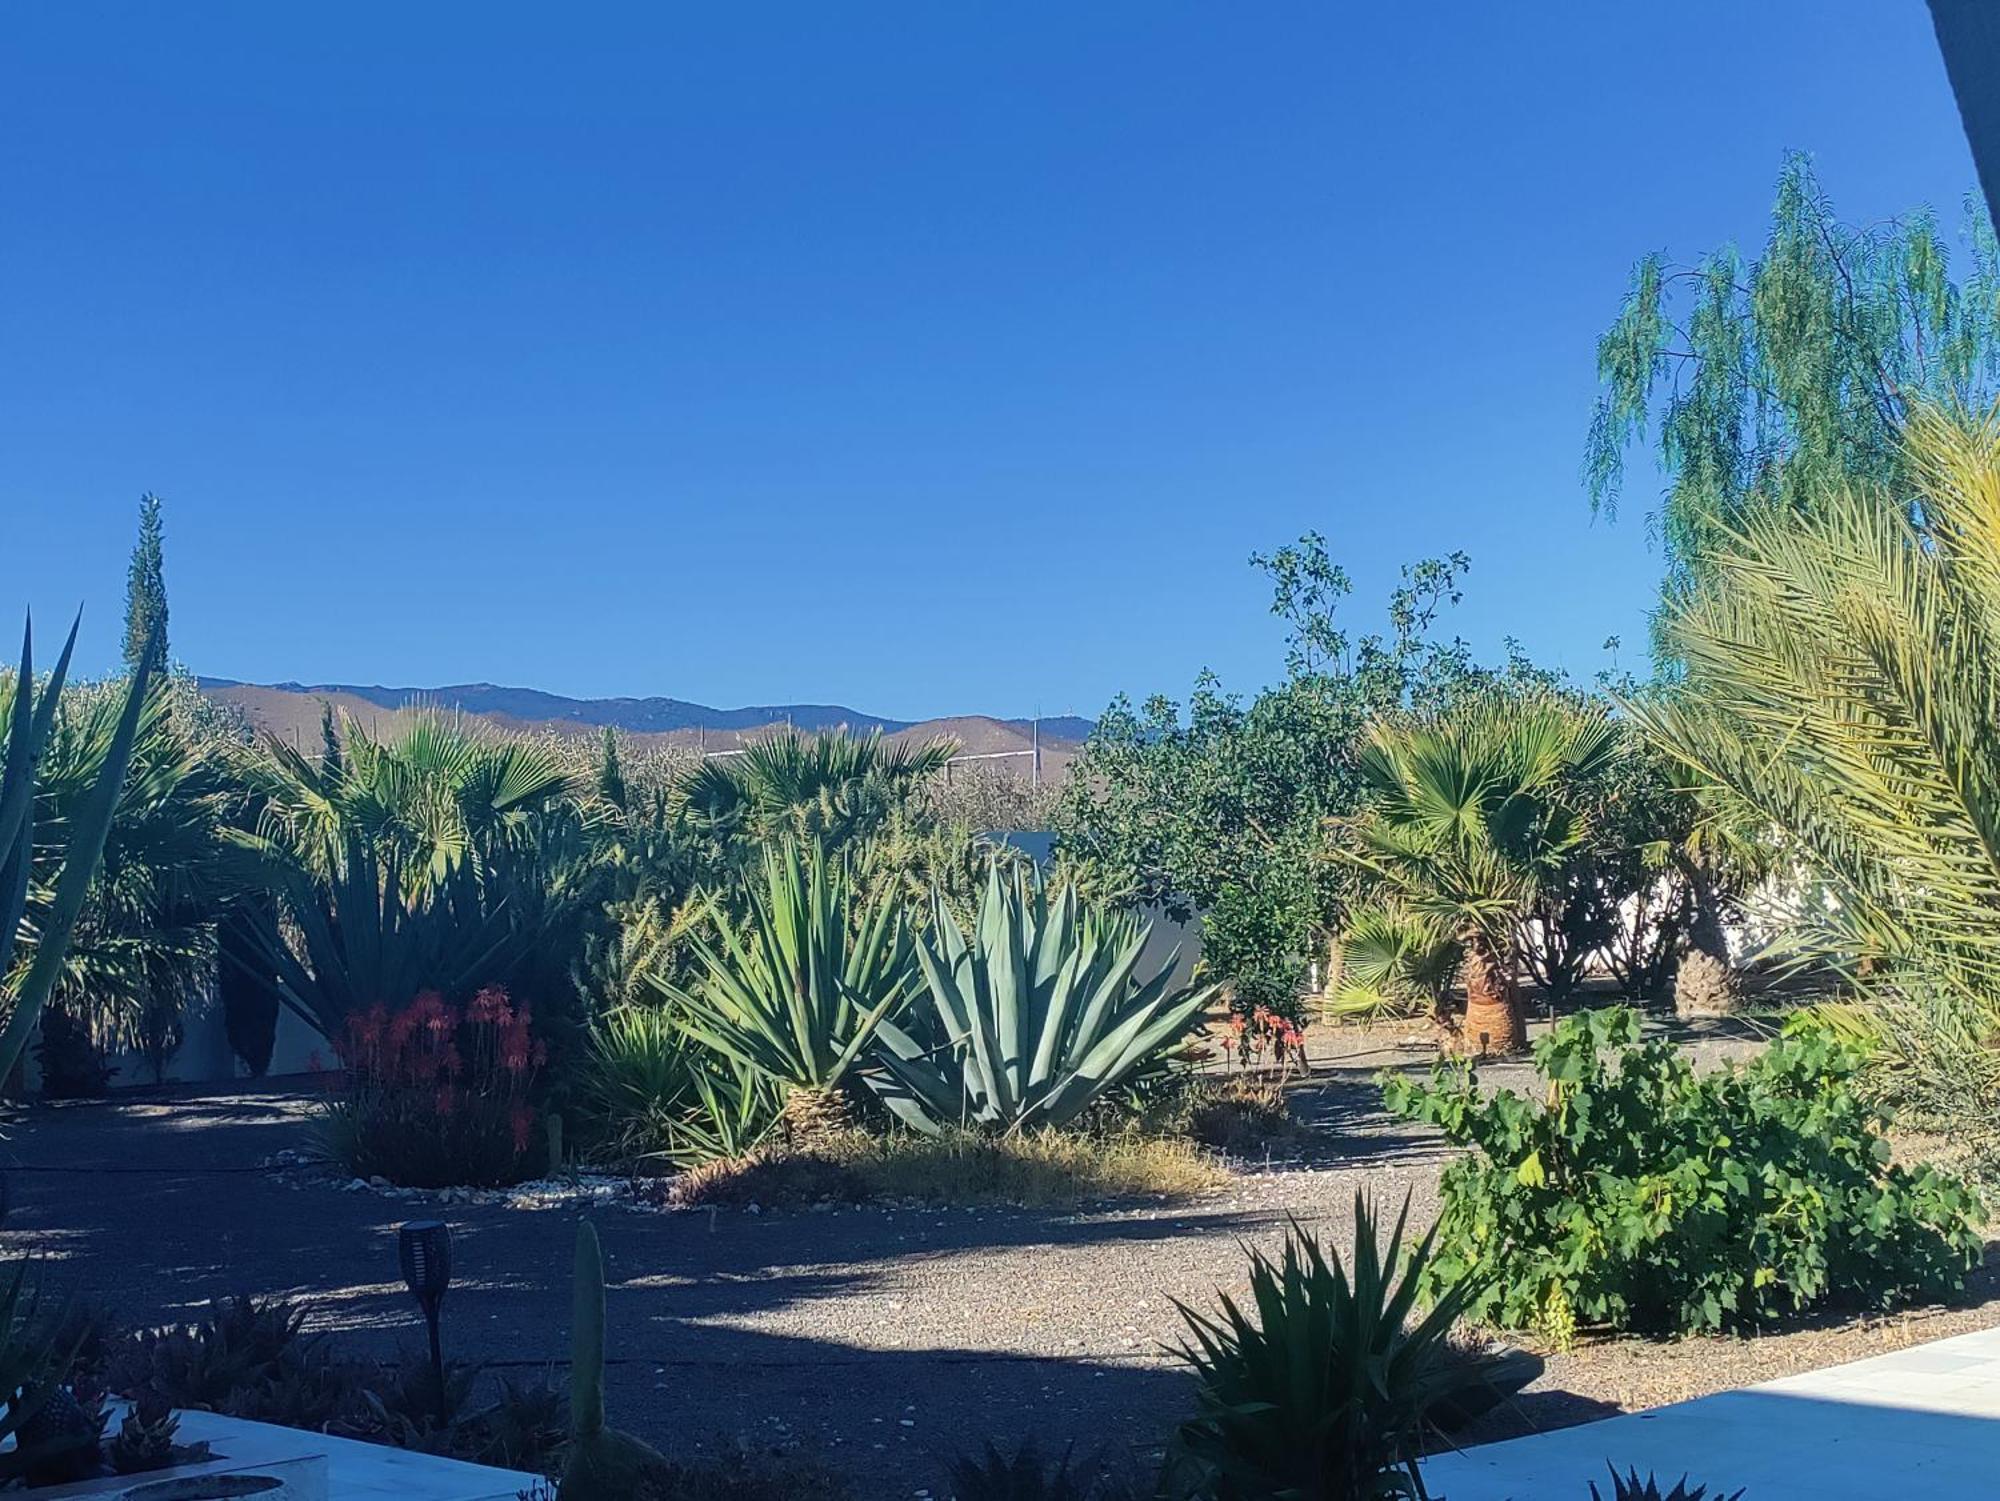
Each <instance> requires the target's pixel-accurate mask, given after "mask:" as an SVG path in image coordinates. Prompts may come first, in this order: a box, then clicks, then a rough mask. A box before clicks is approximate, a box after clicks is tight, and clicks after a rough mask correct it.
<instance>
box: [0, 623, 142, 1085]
mask: <svg viewBox="0 0 2000 1501" xmlns="http://www.w3.org/2000/svg"><path fill="white" fill-rule="evenodd" d="M82 618H83V617H82V615H81V614H79V615H78V617H77V620H76V622H75V623H73V624H72V625H71V626H70V628H69V637H68V639H67V640H65V641H64V642H63V649H62V653H61V655H60V656H58V657H57V659H56V666H55V671H54V672H52V673H50V674H49V679H48V681H47V682H46V683H44V684H42V685H41V691H40V692H39V693H37V692H36V684H35V652H34V638H35V632H34V623H33V621H32V620H31V621H30V622H29V623H28V625H27V626H26V628H25V629H24V630H23V631H22V635H21V665H20V667H19V668H18V669H17V670H16V672H15V675H14V683H13V703H12V706H11V709H10V712H9V714H8V719H7V727H6V735H7V749H6V759H5V761H4V763H0V991H4V990H6V989H8V988H9V985H10V980H11V977H12V976H13V974H14V947H15V944H16V942H17V940H18V935H19V933H20V931H21V927H22V918H23V916H24V915H25V913H26V911H27V906H28V883H29V877H30V876H31V874H32V873H33V866H34V857H35V817H34V810H35V791H36V787H35V783H36V771H37V768H38V765H39V763H40V761H41V757H42V752H43V751H44V750H45V749H46V748H47V746H48V742H49V732H50V729H51V727H52V726H53V725H54V723H55V714H56V704H57V702H58V701H59V699H60V698H61V695H62V690H63V683H64V681H65V680H66V679H67V677H68V675H69V663H70V655H71V653H72V652H73V651H74V650H75V648H76V632H77V626H78V625H80V624H81V623H82ZM159 653H160V644H159V640H158V638H157V636H155V637H154V638H153V639H152V640H151V641H150V642H149V643H148V644H147V646H146V649H145V650H144V651H143V652H142V653H141V654H140V657H139V665H138V668H137V670H136V671H134V672H133V674H132V680H131V682H130V683H129V684H128V685H127V686H126V689H125V706H124V708H123V710H122V711H121V712H120V713H119V716H118V723H117V727H116V728H115V729H114V730H113V731H112V736H111V743H110V746H109V748H108V749H107V750H106V751H105V754H104V762H103V765H102V768H101V769H100V771H99V772H98V777H97V784H96V786H95V787H94V788H93V789H92V790H91V792H90V793H89V795H88V796H86V797H85V798H84V799H83V800H82V802H81V804H80V805H79V807H78V810H77V814H76V817H75V820H74V821H73V822H72V823H71V825H70V829H69V842H68V844H67V845H66V846H65V847H64V850H63V856H62V868H61V871H60V872H59V873H58V874H57V875H56V877H55V884H54V889H53V892H52V894H51V896H50V899H49V905H48V908H47V912H46V915H45V916H44V917H43V918H42V920H41V921H40V922H39V924H38V925H37V927H36V929H35V932H34V943H35V949H34V955H33V957H32V958H31V959H29V960H28V962H27V965H26V972H25V973H24V974H23V975H22V976H21V978H20V980H19V981H18V983H15V984H13V985H12V986H11V988H12V990H13V994H12V995H11V996H10V997H6V999H7V1000H8V1001H10V1002H11V1010H10V1014H9V1015H8V1017H7V1025H6V1028H5V1030H4V1031H0V1079H5V1078H6V1077H7V1076H8V1075H9V1074H11V1073H12V1072H13V1071H14V1066H15V1064H17V1063H19V1062H20V1060H21V1054H22V1052H23V1051H24V1050H25V1049H26V1048H27V1045H28V1039H29V1038H30V1037H31V1036H33V1035H34V1030H35V1026H36V1024H37V1023H38V1022H39V1021H40V1020H41V1015H42V1007H43V1005H44V1004H45V1003H46V1002H47V1001H48V998H49V992H50V991H51V990H52V989H53V988H54V987H55V984H56V981H57V979H58V978H59V977H60V976H61V974H62V972H63V964H64V961H65V959H66V958H67V957H68V949H69V941H70V935H71V934H72V933H74V932H75V931H76V922H77V918H78V917H79V916H80V915H81V914H82V912H83V905H84V899H85V897H86V896H87V895H88V894H89V892H90V883H91V881H92V879H93V878H94V877H95V876H96V874H97V866H98V862H99V860H100V859H102V857H103V854H104V840H105V836H106V835H107V834H108V833H109V832H110V830H111V819H112V816H113V815H114V814H115V813H116V812H117V810H118V795H119V792H120V791H121V789H122V788H123V787H124V785H125V771H126V768H127V767H128V766H129V765H130V764H131V760H132V744H133V741H134V740H135V739H136V738H137V736H138V733H139V717H140V714H141V712H142V711H143V710H144V708H145V705H146V690H147V687H148V686H149V685H150V683H151V682H152V679H153V673H154V668H155V663H156V662H157V660H158V658H159Z"/></svg>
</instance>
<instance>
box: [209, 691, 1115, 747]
mask: <svg viewBox="0 0 2000 1501" xmlns="http://www.w3.org/2000/svg"><path fill="white" fill-rule="evenodd" d="M196 681H197V683H198V685H199V687H200V688H201V691H202V692H203V693H204V694H206V695H208V696H209V697H210V698H212V699H215V700H216V701H218V702H222V703H228V704H232V705H234V706H235V707H237V708H239V709H241V710H242V711H243V712H244V714H245V715H246V716H247V717H248V718H249V720H250V722H251V723H252V724H253V725H254V726H256V727H257V728H258V729H261V730H266V731H269V732H272V733H275V734H291V735H293V736H296V735H297V734H298V733H299V732H300V730H301V728H302V727H303V726H305V725H308V724H317V722H318V719H319V713H320V709H319V706H320V704H322V703H330V704H332V705H333V706H334V707H335V708H336V709H339V710H343V711H345V712H348V713H354V714H362V715H366V714H367V712H368V711H370V710H374V711H380V712H383V713H387V714H390V715H401V714H406V713H413V712H421V711H425V710H442V711H444V712H447V713H459V714H464V715H466V716H468V717H471V718H476V719H482V720H486V721H488V722H490V723H492V724H495V725H497V726H500V727H503V728H507V729H526V730H552V731H555V732H557V733H569V734H584V733H594V732H596V731H599V730H602V729H604V728H606V727H609V728H611V729H614V730H617V731H620V732H621V733H625V734H631V735H637V736H643V737H645V738H646V739H648V740H654V739H657V740H660V741H663V742H666V743H668V744H675V745H680V744H692V743H698V742H699V743H708V744H712V745H717V746H727V745H730V744H734V743H737V742H740V741H742V740H745V739H748V738H753V737H754V736H755V734H756V733H757V732H759V731H768V730H772V729H777V728H782V727H783V726H785V725H790V726H792V727H794V728H796V729H799V730H804V731H807V732H816V731H822V730H837V729H845V730H847V731H850V732H852V733H857V734H869V733H876V732H879V733H881V734H883V735H886V736H891V737H893V738H896V739H919V738H929V737H930V736H934V735H938V736H947V737H949V738H951V739H954V740H957V741H959V743H960V744H961V745H962V746H963V747H964V749H965V750H966V751H967V752H968V753H981V752H985V753H992V752H997V751H1013V750H1019V749H1026V748H1028V747H1029V746H1031V745H1032V744H1033V743H1034V742H1035V741H1036V739H1037V738H1039V741H1040V743H1041V744H1042V746H1043V747H1044V748H1045V749H1048V750H1052V751H1061V750H1067V749H1070V748H1073V747H1075V746H1076V745H1078V744H1080V743H1081V742H1082V741H1083V740H1085V739H1086V738H1088V736H1089V734H1090V731H1091V729H1092V728H1093V727H1094V726H1093V722H1092V721H1091V720H1088V719H1085V718H1083V717H1081V716H1079V715H1070V714H1065V715H1057V716H1052V717H1050V718H1046V719H1043V720H1041V721H1040V722H1039V731H1037V729H1036V721H1034V720H1030V719H1003V718H999V717H997V716H993V715H983V714H967V715H953V716H939V717H937V718H933V719H919V720H909V719H892V718H889V717H887V716H885V715H879V714H865V713H862V712H861V711H859V710H857V709H851V708H848V707H847V706H846V705H844V704H822V703H789V704H745V705H741V706H739V707H736V708H729V709H719V708H715V707H713V706H711V705H708V704H701V703H696V702H693V701H692V700H689V699H679V698H670V697H665V696H649V697H643V698H639V697H612V698H573V697H571V696H569V695H567V694H561V693H550V692H547V691H545V690H543V689H539V688H515V687H508V686H505V685H503V684H496V683H447V684H442V685H440V686H438V687H434V688H416V687H390V686H386V685H383V684H379V683H301V682H297V681H286V682H279V683H250V682H244V681H242V680H239V679H236V678H223V677H201V678H198V679H197V680H196Z"/></svg>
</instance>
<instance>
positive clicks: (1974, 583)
mask: <svg viewBox="0 0 2000 1501" xmlns="http://www.w3.org/2000/svg"><path fill="white" fill-rule="evenodd" d="M1907 445H1908V446H1907V450H1906V451H1905V453H1904V454H1903V456H1902V457H1901V458H1900V459H1899V461H1898V464H1899V468H1900V470H1901V471H1902V472H1903V473H1904V474H1906V475H1907V476H1908V481H1909V483H1908V485H1907V487H1905V488H1899V489H1893V490H1892V489H1889V488H1886V487H1884V486H1881V485H1852V486H1844V487H1839V488H1836V489H1832V490H1829V491H1828V492H1827V493H1825V494H1822V495H1820V496H1818V497H1817V498H1816V500H1815V504H1814V507H1813V510H1812V511H1811V513H1810V514H1808V515H1804V516H1791V515H1786V514H1782V513H1764V514H1759V515H1756V516H1754V517H1751V518H1749V519H1748V520H1747V521H1746V522H1745V524H1744V525H1743V526H1742V527H1741V528H1740V529H1739V530H1737V531H1736V532H1735V533H1733V534H1732V535H1731V537H1730V538H1729V539H1728V540H1727V542H1726V544H1725V545H1723V546H1721V547H1719V548H1718V550H1717V551H1716V553H1715V555H1714V561H1713V570H1714V578H1713V581H1712V582H1711V583H1710V584H1708V585H1706V586H1704V587H1702V588H1700V589H1696V590H1693V591H1690V592H1689V593H1688V594H1686V595H1685V596H1684V597H1682V598H1680V599H1677V600H1675V601H1673V602H1672V603H1671V605H1670V607H1669V608H1668V609H1667V611H1666V612H1665V613H1664V616H1663V626H1662V631H1663V638H1664V639H1665V641H1666V642H1667V643H1668V644H1669V645H1670V647H1671V649H1672V650H1673V651H1674V652H1675V654H1676V655H1677V656H1679V657H1680V658H1681V659H1682V660H1683V661H1684V662H1685V664H1686V681H1685V683H1684V685H1683V691H1681V692H1678V693H1674V694H1670V695H1661V696H1656V697H1652V698H1645V699H1639V700H1637V701H1635V702H1633V703H1632V704H1631V705H1630V713H1631V716H1632V718H1633V719H1634V720H1635V721H1636V722H1637V723H1638V724H1640V725H1641V726H1642V727H1643V728H1644V729H1645V730H1646V731H1647V732H1648V733H1649V734H1650V735H1651V736H1652V737H1653V738H1654V739H1655V740H1656V741H1657V742H1658V743H1659V744H1660V745H1661V746H1662V747H1664V749H1665V750H1666V752H1667V753H1668V754H1669V755H1671V756H1673V757H1675V758H1676V759H1677V760H1679V761H1680V762H1682V763H1684V764H1685V765H1686V766H1687V767H1688V768H1690V769H1691V771H1692V772H1693V773H1694V774H1695V776H1696V777H1697V778H1698V779H1699V780H1700V781H1701V782H1702V783H1704V784H1706V785H1708V786H1711V787H1715V788H1719V789H1722V790H1724V791H1725V792H1726V793H1727V794H1728V796H1729V797H1730V798H1732V799H1733V800H1734V801H1736V802H1737V803H1740V804H1741V805H1742V806H1743V807H1745V808H1747V809H1748V810H1749V812H1750V814H1751V816H1753V817H1754V818H1755V819H1756V820H1757V821H1759V822H1761V823H1762V824H1764V825H1765V826H1767V827H1769V828H1771V829H1773V830H1775V831H1776V832H1777V836H1778V840H1779V842H1780V844H1781V846H1782V848H1783V849H1784V850H1785V852H1786V854H1787V855H1788V857H1789V858H1790V859H1792V860H1794V861H1796V862H1797V864H1798V866H1799V867H1800V868H1801V869H1802V871H1803V872H1804V873H1805V875H1806V876H1808V877H1809V878H1810V879H1811V880H1813V881H1816V882H1818V883H1820V885H1821V887H1822V888H1823V892H1821V893H1816V892H1813V891H1811V890H1808V892H1807V898H1808V899H1807V900H1805V901H1803V902H1801V903H1800V904H1799V906H1798V910H1797V914H1796V921H1795V923H1794V925H1793V932H1792V934H1791V935H1790V942H1791V946H1792V948H1793V949H1794V950H1795V951H1796V952H1797V953H1799V954H1800V955H1801V956H1802V957H1806V958H1813V959H1821V960H1830V961H1832V962H1833V963H1835V964H1837V965H1840V966H1843V967H1848V968H1860V967H1863V966H1865V967H1867V968H1869V969H1871V970H1872V971H1873V972H1874V976H1875V980H1874V982H1873V983H1872V985H1871V990H1872V991H1873V993H1874V994H1876V995H1877V997H1878V1004H1879V1006H1880V1007H1881V1009H1882V1012H1883V1015H1884V1019H1885V1021H1887V1022H1888V1023H1890V1024H1891V1025H1890V1027H1889V1032H1890V1040H1889V1041H1890V1047H1891V1049H1892V1051H1893V1052H1894V1053H1895V1054H1896V1055H1897V1063H1896V1067H1897V1070H1898V1073H1899V1075H1900V1077H1899V1079H1898V1082H1897V1087H1898V1088H1899V1089H1902V1090H1904V1091H1906V1092H1907V1093H1908V1094H1909V1096H1910V1097H1911V1098H1912V1100H1913V1102H1914V1103H1917V1104H1918V1105H1919V1106H1921V1108H1923V1110H1924V1111H1925V1112H1926V1114H1928V1115H1930V1116H1932V1117H1934V1118H1935V1119H1936V1120H1938V1121H1939V1122H1942V1123H1944V1124H1946V1126H1947V1128H1948V1129H1950V1130H1952V1131H1953V1132H1954V1133H1957V1132H1958V1131H1959V1129H1960V1127H1961V1126H1962V1127H1963V1129H1964V1131H1965V1132H1966V1133H1968V1134H1977V1135H1980V1136H1982V1137H1983V1138H1985V1139H1987V1140H1988V1141H1989V1142H1990V1141H1991V1138H1992V1136H1993V1133H1992V1130H1991V1127H1990V1124H1989V1123H1990V1121H1991V1120H1992V1119H1993V1116H1994V1102H1995V1101H1996V1100H2000V1087H1996V1080H1995V1079H1994V1077H1993V1070H1992V1068H1991V1066H1990V1065H1988V1064H1986V1063H1985V1061H1984V1060H1983V1058H1982V1056H1981V1049H1980V1048H1979V1046H1978V1044H1980V1043H1981V1042H1982V1041H1984V1040H1985V1039H1988V1038H1990V1036H1991V1035H1992V1034H1993V1031H1994V1028H1995V1025H1996V1020H2000V853H1996V852H1997V851H2000V832H1996V831H2000V755H1996V753H1995V749H1994V743H1993V736H1992V734H1991V719H1992V713H1991V710H1992V705H1993V703H1994V702H1995V701H1996V698H2000V457H1996V454H2000V415H1996V414H1995V413H1990V412H1989V413H1988V414H1987V415H1985V416H1984V417H1979V418H1970V417H1947V416H1946V415H1944V414H1942V413H1940V412H1938V411H1936V410H1934V409H1931V408H1928V407H1919V408H1917V409H1915V410H1914V411H1913V412H1912V414H1911V417H1910V422H1909V430H1908V439H1907ZM1816 898H1817V899H1816ZM1966 1042H1970V1043H1971V1044H1972V1046H1966V1045H1964V1044H1965V1043H1966ZM1985 1052H1986V1053H1989V1054H1990V1052H1991V1050H1990V1049H1986V1050H1985Z"/></svg>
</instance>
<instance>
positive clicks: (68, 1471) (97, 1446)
mask: <svg viewBox="0 0 2000 1501" xmlns="http://www.w3.org/2000/svg"><path fill="white" fill-rule="evenodd" d="M107 1419H108V1414H107V1413H106V1412H105V1410H104V1397H103V1395H102V1394H101V1393H98V1392H92V1391H79V1390H78V1389H77V1388H76V1387H74V1386H57V1387H53V1388H51V1389H50V1390H49V1391H48V1392H47V1394H46V1395H44V1396H43V1398H42V1400H41V1401H40V1402H39V1403H37V1404H36V1406H35V1408H34V1409H33V1411H31V1412H29V1413H27V1414H26V1415H25V1416H24V1417H23V1418H22V1419H21V1422H20V1425H19V1426H18V1427H17V1428H15V1430H14V1442H15V1444H16V1449H15V1455H16V1456H17V1457H16V1459H15V1465H16V1468H17V1473H18V1474H19V1475H20V1477H21V1479H23V1480H25V1481H26V1482H27V1483H28V1484H29V1485H31V1486H36V1485H66V1484H68V1483H70V1482H71V1481H76V1480H90V1479H94V1478H95V1477H96V1476H97V1474H98V1473H99V1472H100V1471H101V1470H102V1469H103V1468H104V1461H103V1457H102V1448H101V1446H102V1444H103V1440H104V1425H105V1422H106V1421H107Z"/></svg>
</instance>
